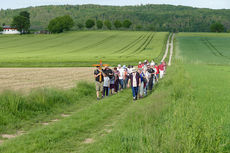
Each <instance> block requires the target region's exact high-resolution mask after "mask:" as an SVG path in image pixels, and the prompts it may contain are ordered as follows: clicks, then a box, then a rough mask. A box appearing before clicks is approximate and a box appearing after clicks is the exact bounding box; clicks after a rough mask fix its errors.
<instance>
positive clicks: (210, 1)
mask: <svg viewBox="0 0 230 153" xmlns="http://www.w3.org/2000/svg"><path fill="white" fill-rule="evenodd" d="M63 4H71V5H77V4H101V5H120V6H123V5H140V4H172V5H184V6H193V7H199V8H212V9H230V0H6V1H2V3H0V8H3V9H8V8H11V9H16V8H24V7H29V6H41V5H63Z"/></svg>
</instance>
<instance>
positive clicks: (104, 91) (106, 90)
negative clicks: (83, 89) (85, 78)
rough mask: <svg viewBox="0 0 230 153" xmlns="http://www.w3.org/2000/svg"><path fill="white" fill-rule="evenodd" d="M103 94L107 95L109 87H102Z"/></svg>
mask: <svg viewBox="0 0 230 153" xmlns="http://www.w3.org/2000/svg"><path fill="white" fill-rule="evenodd" d="M103 96H109V87H103Z"/></svg>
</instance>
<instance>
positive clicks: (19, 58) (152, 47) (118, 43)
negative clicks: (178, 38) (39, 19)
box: [0, 31, 168, 67]
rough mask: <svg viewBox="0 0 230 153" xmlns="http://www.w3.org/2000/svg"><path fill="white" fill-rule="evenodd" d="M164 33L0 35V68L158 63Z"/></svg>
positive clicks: (105, 32)
mask: <svg viewBox="0 0 230 153" xmlns="http://www.w3.org/2000/svg"><path fill="white" fill-rule="evenodd" d="M167 37H168V33H167V32H132V31H84V32H68V33H63V34H52V35H23V36H21V35H18V36H15V35H14V36H6V35H0V44H1V46H0V67H52V66H53V67H57V66H59V67H60V66H66V67H67V66H91V65H92V64H96V63H98V62H99V61H100V60H103V61H104V62H106V63H108V64H111V65H116V64H118V63H123V64H134V63H136V62H138V61H139V60H145V59H148V60H152V59H153V58H155V60H158V58H159V56H160V55H161V54H163V53H164V48H165V42H166V39H167Z"/></svg>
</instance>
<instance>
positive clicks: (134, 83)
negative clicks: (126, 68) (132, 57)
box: [128, 68, 141, 101]
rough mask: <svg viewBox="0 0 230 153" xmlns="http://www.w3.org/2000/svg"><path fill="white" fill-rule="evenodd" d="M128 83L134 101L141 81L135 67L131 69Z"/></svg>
mask: <svg viewBox="0 0 230 153" xmlns="http://www.w3.org/2000/svg"><path fill="white" fill-rule="evenodd" d="M130 83H131V87H132V94H133V100H134V101H135V100H137V96H138V89H139V86H140V83H141V78H140V74H139V73H138V72H137V71H136V69H135V68H133V69H132V73H131V74H130V78H129V83H128V86H129V84H130Z"/></svg>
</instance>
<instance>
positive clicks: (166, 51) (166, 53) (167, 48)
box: [161, 33, 172, 62]
mask: <svg viewBox="0 0 230 153" xmlns="http://www.w3.org/2000/svg"><path fill="white" fill-rule="evenodd" d="M171 36H172V34H171V33H170V34H169V37H168V40H167V44H166V49H165V54H164V56H163V58H162V60H161V62H163V61H164V60H165V58H166V57H167V55H168V50H169V44H170V43H169V41H170V38H171Z"/></svg>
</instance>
